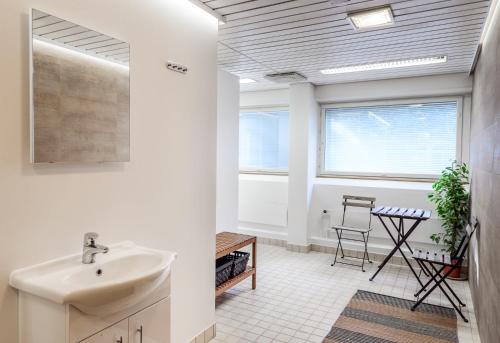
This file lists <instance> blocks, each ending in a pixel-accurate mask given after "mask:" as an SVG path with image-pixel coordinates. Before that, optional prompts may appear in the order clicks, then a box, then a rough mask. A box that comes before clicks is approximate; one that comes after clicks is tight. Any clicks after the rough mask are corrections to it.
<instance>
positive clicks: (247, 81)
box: [240, 79, 257, 83]
mask: <svg viewBox="0 0 500 343" xmlns="http://www.w3.org/2000/svg"><path fill="white" fill-rule="evenodd" d="M254 82H257V81H255V80H253V79H240V83H254Z"/></svg>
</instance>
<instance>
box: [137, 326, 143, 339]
mask: <svg viewBox="0 0 500 343" xmlns="http://www.w3.org/2000/svg"><path fill="white" fill-rule="evenodd" d="M137 332H138V333H139V338H140V341H139V342H140V343H142V325H141V327H140V328H139V329H137Z"/></svg>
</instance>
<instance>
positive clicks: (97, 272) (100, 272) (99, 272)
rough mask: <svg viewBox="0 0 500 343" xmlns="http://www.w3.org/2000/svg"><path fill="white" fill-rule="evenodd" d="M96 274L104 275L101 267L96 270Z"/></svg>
mask: <svg viewBox="0 0 500 343" xmlns="http://www.w3.org/2000/svg"><path fill="white" fill-rule="evenodd" d="M95 274H96V275H97V276H102V269H100V268H99V269H97V271H96V272H95Z"/></svg>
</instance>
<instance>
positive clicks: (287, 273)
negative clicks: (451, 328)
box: [212, 244, 480, 343]
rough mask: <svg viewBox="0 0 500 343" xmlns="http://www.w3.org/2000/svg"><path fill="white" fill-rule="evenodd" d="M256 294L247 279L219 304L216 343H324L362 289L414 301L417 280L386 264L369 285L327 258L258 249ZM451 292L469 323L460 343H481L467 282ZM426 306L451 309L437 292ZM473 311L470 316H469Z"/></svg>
mask: <svg viewBox="0 0 500 343" xmlns="http://www.w3.org/2000/svg"><path fill="white" fill-rule="evenodd" d="M257 255H258V261H257V263H258V265H257V266H258V278H257V289H256V290H252V289H251V286H250V280H249V279H248V280H246V281H244V282H242V283H241V284H239V285H238V286H236V287H235V288H233V289H231V290H229V291H228V292H226V293H225V294H223V295H222V296H220V297H218V298H217V301H216V317H217V337H216V339H215V340H213V341H212V342H214V343H217V342H224V343H232V342H258V343H266V342H321V341H322V340H323V338H324V337H325V336H326V335H327V333H328V332H329V331H330V328H331V327H332V326H333V324H334V322H335V321H336V319H337V318H338V316H339V315H340V313H341V312H342V310H343V309H344V307H345V306H346V305H347V303H348V302H349V300H350V299H351V297H352V296H353V295H354V294H355V293H356V291H357V290H358V289H363V290H369V291H373V292H377V293H381V294H387V295H391V296H396V297H401V298H407V299H412V300H413V299H414V297H413V293H414V292H415V290H416V289H417V281H416V280H415V278H414V277H413V275H410V273H411V272H410V270H409V269H408V268H405V267H399V266H393V265H387V266H386V267H385V268H384V269H383V270H382V272H380V274H379V275H378V276H377V278H376V279H375V281H373V282H370V281H369V280H368V278H369V276H370V275H371V274H372V273H373V271H374V270H375V268H376V265H375V264H373V265H369V266H368V267H367V268H366V270H367V271H366V273H363V272H362V271H361V270H360V269H359V268H356V267H350V266H345V265H341V264H337V265H336V266H334V267H331V266H330V264H331V263H332V261H333V257H332V256H331V255H329V254H323V253H318V252H311V253H308V254H301V253H295V252H290V251H287V250H286V249H284V248H280V247H275V246H271V245H263V244H259V246H258V253H257ZM452 287H453V288H454V289H455V290H456V291H457V294H458V295H459V296H460V297H461V298H462V299H465V302H466V303H467V306H468V307H467V309H465V313H466V317H468V318H470V321H469V323H464V322H463V321H462V320H461V319H460V318H459V319H458V322H457V323H458V335H459V340H460V343H464V342H473V343H479V342H480V340H479V335H478V332H477V324H476V319H475V316H474V314H473V310H472V300H471V295H470V290H469V287H468V284H467V282H453V283H452ZM428 302H430V303H434V304H441V305H444V306H451V305H450V304H449V303H448V302H447V300H446V298H445V297H444V295H443V296H442V295H441V293H440V292H438V291H435V293H434V294H433V295H432V297H430V298H429V300H428ZM467 310H469V312H468V311H467Z"/></svg>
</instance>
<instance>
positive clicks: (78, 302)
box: [10, 242, 177, 316]
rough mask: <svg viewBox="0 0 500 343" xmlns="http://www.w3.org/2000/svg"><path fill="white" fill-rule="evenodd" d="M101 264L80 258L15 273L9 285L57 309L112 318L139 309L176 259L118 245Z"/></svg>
mask: <svg viewBox="0 0 500 343" xmlns="http://www.w3.org/2000/svg"><path fill="white" fill-rule="evenodd" d="M109 248H110V249H109V252H108V253H107V254H98V255H96V263H93V264H83V263H82V255H81V253H80V254H75V255H71V256H67V257H63V258H59V259H56V260H52V261H49V262H45V263H42V264H38V265H35V266H32V267H27V268H23V269H18V270H15V271H13V272H12V273H11V275H10V285H11V286H12V287H14V288H17V289H19V290H20V291H23V292H26V293H30V294H33V295H36V296H39V297H41V298H45V299H48V300H51V301H53V302H55V303H58V304H71V305H73V306H75V307H76V308H78V309H79V310H80V311H82V312H85V313H88V314H91V315H99V316H104V315H109V314H112V313H116V312H119V311H122V310H124V309H126V308H128V307H131V306H134V305H136V304H137V303H139V302H141V301H142V300H144V299H145V298H146V297H148V296H149V295H150V294H151V293H152V292H154V291H155V290H156V289H157V288H158V287H159V286H160V285H161V284H162V283H163V281H165V279H166V278H167V277H168V275H169V274H170V266H171V264H172V262H173V261H174V260H175V258H176V256H177V255H176V253H173V252H168V251H162V250H156V249H149V248H144V247H140V246H137V245H135V244H134V243H132V242H124V243H119V244H114V245H111V246H110V247H109Z"/></svg>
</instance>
